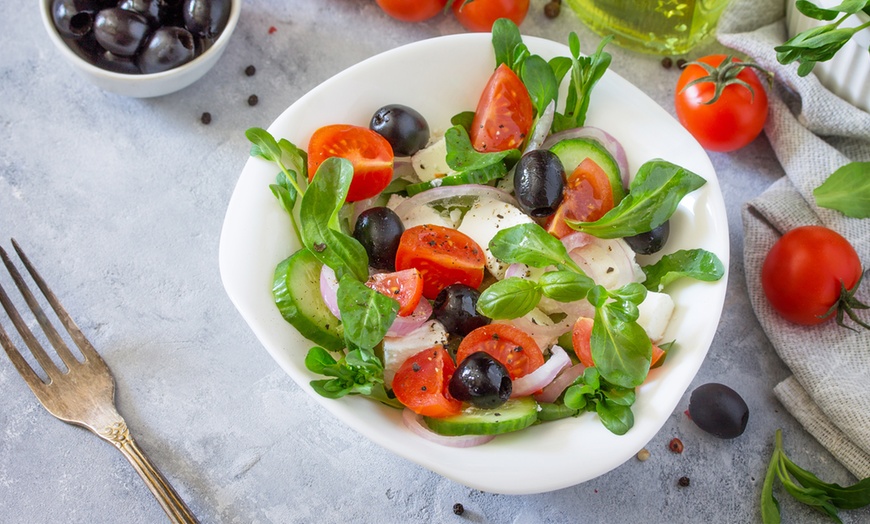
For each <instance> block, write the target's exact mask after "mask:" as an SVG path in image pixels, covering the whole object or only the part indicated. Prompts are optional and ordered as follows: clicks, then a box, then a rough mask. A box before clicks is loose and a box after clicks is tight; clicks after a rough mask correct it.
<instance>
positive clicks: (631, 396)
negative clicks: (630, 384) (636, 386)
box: [604, 388, 637, 406]
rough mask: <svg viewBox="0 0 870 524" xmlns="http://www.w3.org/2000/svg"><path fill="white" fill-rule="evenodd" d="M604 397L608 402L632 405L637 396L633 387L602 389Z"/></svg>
mask: <svg viewBox="0 0 870 524" xmlns="http://www.w3.org/2000/svg"><path fill="white" fill-rule="evenodd" d="M604 398H605V399H607V402H608V403H609V404H616V405H619V406H632V405H634V401H635V399H636V398H637V395H636V394H635V392H634V390H633V389H625V388H612V389H609V390H606V391H604Z"/></svg>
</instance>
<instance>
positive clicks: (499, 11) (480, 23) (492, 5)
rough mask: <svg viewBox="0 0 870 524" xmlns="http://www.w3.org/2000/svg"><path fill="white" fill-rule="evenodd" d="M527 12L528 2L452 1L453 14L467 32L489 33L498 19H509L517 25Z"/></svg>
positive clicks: (525, 0) (509, 0)
mask: <svg viewBox="0 0 870 524" xmlns="http://www.w3.org/2000/svg"><path fill="white" fill-rule="evenodd" d="M528 12H529V0H473V1H472V2H468V1H467V0H454V2H453V13H454V14H455V15H456V19H457V20H459V23H460V24H462V27H464V28H466V29H468V30H469V31H479V32H489V31H492V24H493V23H495V21H496V20H498V19H499V18H510V19H511V20H513V22H514V23H515V24H517V25H520V24H521V23H523V20H525V18H526V13H528Z"/></svg>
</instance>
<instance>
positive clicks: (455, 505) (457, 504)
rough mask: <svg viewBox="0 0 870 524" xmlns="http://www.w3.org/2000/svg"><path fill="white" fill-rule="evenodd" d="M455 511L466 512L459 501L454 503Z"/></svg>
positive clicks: (459, 513) (456, 512) (458, 512)
mask: <svg viewBox="0 0 870 524" xmlns="http://www.w3.org/2000/svg"><path fill="white" fill-rule="evenodd" d="M453 513H454V514H455V515H462V514H463V513H465V508H464V507H463V506H462V504H460V503H458V502H457V503H456V504H454V505H453Z"/></svg>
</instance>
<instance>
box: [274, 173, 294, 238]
mask: <svg viewBox="0 0 870 524" xmlns="http://www.w3.org/2000/svg"><path fill="white" fill-rule="evenodd" d="M269 189H270V190H271V191H272V194H273V195H275V198H277V199H278V203H279V204H281V208H282V209H283V210H284V211H286V212H287V213H288V214H290V216H291V217H293V208H295V207H296V197H297V196H298V195H299V193H297V192H296V188H294V187H293V186H292V185H291V184H290V182H289V181H288V178H287V175H285V174H284V173H278V175H277V176H276V177H275V183H274V184H270V185H269ZM294 226H295V222H294Z"/></svg>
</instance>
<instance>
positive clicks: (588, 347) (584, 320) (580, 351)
mask: <svg viewBox="0 0 870 524" xmlns="http://www.w3.org/2000/svg"><path fill="white" fill-rule="evenodd" d="M593 323H594V321H593V320H592V319H591V318H588V317H580V318H578V319H577V322H575V323H574V329H573V331H571V344H572V345H573V346H574V353H575V354H576V355H577V358H578V359H579V360H580V363H581V364H583V365H584V366H586V367H587V368H589V367H592V366H594V365H595V362H594V361H593V360H592V324H593ZM664 356H665V351H664V350H663V349H662V348H660V347H658V346H657V345H655V344H653V345H652V358H651V360H650V368H654V367H657V366H659V365H661V364H662V362H663V361H664V360H663V358H664Z"/></svg>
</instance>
